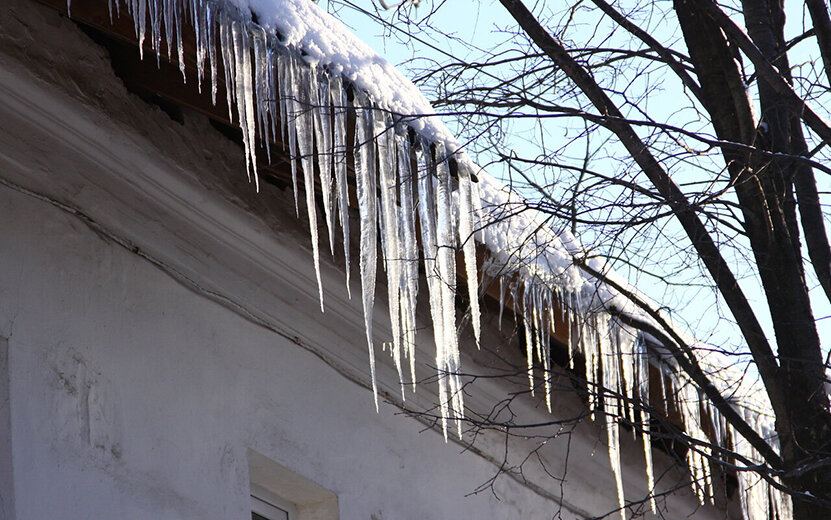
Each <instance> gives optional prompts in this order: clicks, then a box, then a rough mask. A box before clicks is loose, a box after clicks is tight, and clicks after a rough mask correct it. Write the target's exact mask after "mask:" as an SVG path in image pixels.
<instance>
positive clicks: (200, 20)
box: [191, 2, 208, 94]
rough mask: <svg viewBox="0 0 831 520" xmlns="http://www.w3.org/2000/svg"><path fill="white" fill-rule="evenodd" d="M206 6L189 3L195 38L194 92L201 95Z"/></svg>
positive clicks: (204, 52) (205, 47)
mask: <svg viewBox="0 0 831 520" xmlns="http://www.w3.org/2000/svg"><path fill="white" fill-rule="evenodd" d="M207 10H208V5H207V4H202V2H191V18H192V22H193V31H194V35H195V37H196V90H197V91H198V92H199V93H200V94H201V93H202V80H203V79H204V76H205V59H206V58H207V52H208V44H207V33H208V26H207V17H206V12H207Z"/></svg>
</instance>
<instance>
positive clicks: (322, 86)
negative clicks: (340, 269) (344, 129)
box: [310, 73, 335, 255]
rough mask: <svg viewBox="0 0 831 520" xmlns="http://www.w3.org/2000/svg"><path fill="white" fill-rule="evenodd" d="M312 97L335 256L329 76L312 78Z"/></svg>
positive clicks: (324, 197) (320, 164) (323, 188)
mask: <svg viewBox="0 0 831 520" xmlns="http://www.w3.org/2000/svg"><path fill="white" fill-rule="evenodd" d="M310 88H311V95H312V104H313V107H314V116H315V138H316V140H317V164H318V166H319V167H320V191H321V193H322V195H323V212H324V215H325V218H326V229H327V231H329V251H330V252H331V253H332V254H333V255H334V254H335V208H334V201H333V200H332V105H331V97H332V96H331V94H330V93H329V75H328V74H325V73H321V74H314V75H313V76H312V85H311V86H310Z"/></svg>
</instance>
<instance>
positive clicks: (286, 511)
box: [251, 485, 297, 520]
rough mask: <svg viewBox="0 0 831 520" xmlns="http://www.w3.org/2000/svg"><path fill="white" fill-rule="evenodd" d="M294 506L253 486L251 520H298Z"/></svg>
mask: <svg viewBox="0 0 831 520" xmlns="http://www.w3.org/2000/svg"><path fill="white" fill-rule="evenodd" d="M296 519H297V509H296V508H295V506H294V504H292V503H291V502H288V501H286V500H283V499H282V498H280V497H278V496H277V495H275V494H273V493H271V492H269V491H268V490H266V489H264V488H262V487H260V486H256V485H252V486H251V520H296Z"/></svg>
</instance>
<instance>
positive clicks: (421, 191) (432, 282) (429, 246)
mask: <svg viewBox="0 0 831 520" xmlns="http://www.w3.org/2000/svg"><path fill="white" fill-rule="evenodd" d="M416 160H417V164H418V216H419V223H420V228H421V247H422V250H423V251H424V272H425V276H426V278H427V290H428V294H429V298H430V315H431V317H432V320H433V342H434V344H435V345H436V368H437V369H438V372H439V374H438V383H439V406H440V407H441V425H442V433H443V434H444V440H445V441H447V418H448V417H449V416H450V413H449V411H448V410H449V407H448V405H449V399H448V395H447V379H448V377H447V374H445V373H444V360H445V353H444V350H445V348H446V346H445V344H444V329H445V325H444V323H443V320H444V312H443V311H442V297H441V288H440V286H441V279H440V278H439V275H438V268H437V261H436V259H437V256H438V236H437V235H438V232H437V229H436V203H435V190H434V188H433V176H434V175H435V171H436V165H435V162H434V161H433V160H432V157H431V154H430V145H429V144H428V143H427V142H426V141H425V140H421V141H420V143H419V147H418V148H417V150H416Z"/></svg>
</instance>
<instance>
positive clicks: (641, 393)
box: [635, 337, 668, 514]
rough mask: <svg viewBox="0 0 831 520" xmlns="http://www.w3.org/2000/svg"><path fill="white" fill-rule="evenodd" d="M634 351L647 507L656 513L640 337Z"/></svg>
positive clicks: (646, 372)
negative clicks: (647, 496) (647, 497)
mask: <svg viewBox="0 0 831 520" xmlns="http://www.w3.org/2000/svg"><path fill="white" fill-rule="evenodd" d="M635 351H636V352H637V353H636V356H637V357H636V363H637V364H636V368H637V375H636V378H637V393H638V400H639V402H640V403H642V405H641V408H640V410H639V411H638V413H639V415H640V429H641V442H642V444H643V456H644V463H645V465H646V487H647V489H648V491H649V507H650V509H651V510H652V514H658V505H657V503H656V502H655V470H654V469H653V466H652V443H651V441H650V435H649V432H650V421H649V419H650V417H649V412H648V411H647V409H646V404H647V403H649V357H648V355H647V351H646V343H645V341H644V340H643V339H642V338H641V337H636V341H635ZM667 413H668V412H667Z"/></svg>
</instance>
